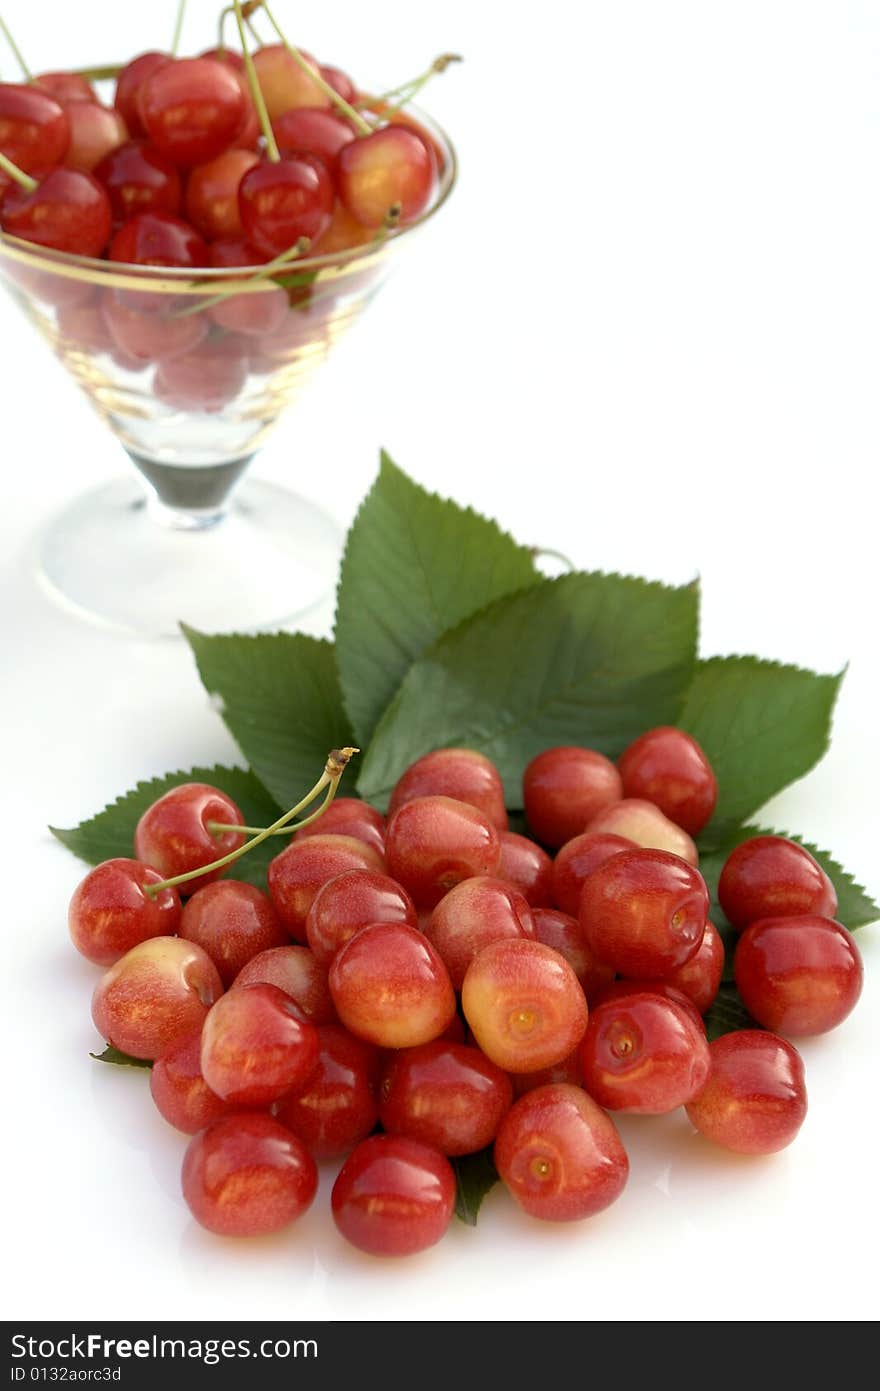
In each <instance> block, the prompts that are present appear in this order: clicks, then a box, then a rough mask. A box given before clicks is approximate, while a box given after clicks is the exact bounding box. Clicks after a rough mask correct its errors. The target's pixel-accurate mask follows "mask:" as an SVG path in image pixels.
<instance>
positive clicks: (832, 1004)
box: [733, 914, 864, 1038]
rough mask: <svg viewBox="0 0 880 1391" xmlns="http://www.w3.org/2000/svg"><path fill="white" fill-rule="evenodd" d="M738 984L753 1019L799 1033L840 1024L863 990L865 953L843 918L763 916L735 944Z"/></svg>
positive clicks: (797, 1035) (783, 1031)
mask: <svg viewBox="0 0 880 1391" xmlns="http://www.w3.org/2000/svg"><path fill="white" fill-rule="evenodd" d="M733 968H734V974H735V976H736V985H737V989H738V990H739V993H740V995H741V996H742V1001H743V1004H744V1005H745V1007H746V1009H747V1010H748V1011H749V1014H751V1016H752V1018H753V1019H757V1021H758V1023H759V1024H763V1025H764V1027H765V1028H766V1029H773V1030H774V1031H775V1032H777V1033H781V1034H789V1035H791V1037H793V1038H800V1037H802V1036H807V1035H810V1034H824V1033H827V1031H828V1030H829V1029H836V1028H837V1025H838V1024H842V1023H843V1021H844V1019H846V1017H847V1015H848V1014H850V1012H851V1011H852V1010H853V1009H854V1008H855V1006H856V1004H857V1002H858V999H859V996H860V995H861V993H862V980H863V975H864V972H863V967H862V958H861V954H860V952H859V949H858V947H857V946H856V944H855V939H854V938H853V936H852V934H851V933H849V932H847V930H846V928H845V927H842V926H841V924H840V923H839V922H835V921H834V920H833V919H831V918H824V917H818V916H816V915H815V914H811V915H808V916H804V917H785V918H781V917H780V918H759V919H758V921H757V922H753V923H751V924H750V925H749V926H748V927H747V928H746V930H745V932H744V933H743V934H742V936H741V937H740V939H739V941H738V942H737V945H736V954H735V956H734V961H733Z"/></svg>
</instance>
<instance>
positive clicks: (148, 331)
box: [100, 290, 241, 883]
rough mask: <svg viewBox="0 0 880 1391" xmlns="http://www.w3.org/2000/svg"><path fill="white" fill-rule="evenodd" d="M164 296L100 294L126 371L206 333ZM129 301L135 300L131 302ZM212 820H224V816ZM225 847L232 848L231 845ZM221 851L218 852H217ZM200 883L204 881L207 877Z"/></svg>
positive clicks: (197, 319)
mask: <svg viewBox="0 0 880 1391" xmlns="http://www.w3.org/2000/svg"><path fill="white" fill-rule="evenodd" d="M165 298H166V297H165V296H162V295H152V296H151V295H150V294H149V292H148V291H139V290H134V291H127V290H121V291H111V292H110V293H107V294H105V295H104V296H103V298H102V300H101V304H100V310H101V314H102V317H103V319H104V322H105V324H106V326H107V328H108V330H109V332H110V337H111V338H112V340H113V343H114V345H115V347H116V349H117V351H118V352H120V353H121V354H122V355H123V358H124V362H125V365H126V366H127V367H128V368H129V370H133V371H136V370H137V368H138V367H142V366H144V365H145V364H146V363H148V362H155V361H157V360H158V359H159V358H171V357H175V356H177V355H179V354H181V353H187V352H190V351H191V349H193V348H195V347H196V346H197V345H198V344H199V343H201V341H202V339H203V338H205V336H206V335H207V332H208V323H207V321H206V319H205V318H204V316H203V315H201V314H189V315H187V316H186V317H185V318H184V317H177V316H175V315H173V314H169V313H168V312H167V306H165V305H163V304H162V301H163V299H165ZM153 299H155V300H156V301H157V306H156V311H155V312H152V313H151V312H149V311H146V312H145V311H143V310H142V309H141V308H140V307H139V306H140V302H141V300H143V301H145V302H147V301H148V300H153ZM131 300H135V301H136V302H135V303H134V304H132V303H131V302H130V301H131ZM162 310H165V312H162ZM214 819H219V820H220V821H221V822H222V821H223V817H219V818H214ZM237 819H239V820H240V819H241V818H237ZM228 848H229V849H233V848H234V847H233V846H232V845H231V844H230V845H229V847H228ZM220 853H222V852H221V851H217V854H220ZM217 854H214V855H210V856H208V858H207V859H206V860H205V863H206V864H208V863H210V861H211V860H212V859H216V858H217ZM214 877H216V876H214ZM202 882H203V883H206V882H207V880H203V881H202Z"/></svg>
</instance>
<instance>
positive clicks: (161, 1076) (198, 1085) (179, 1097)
mask: <svg viewBox="0 0 880 1391" xmlns="http://www.w3.org/2000/svg"><path fill="white" fill-rule="evenodd" d="M201 1059H202V1038H201V1034H200V1033H195V1034H191V1035H190V1037H189V1038H187V1039H184V1041H183V1042H182V1043H178V1044H176V1045H175V1047H174V1048H170V1049H169V1050H168V1052H167V1053H163V1054H162V1056H161V1058H157V1059H156V1061H155V1063H154V1065H153V1067H152V1068H151V1070H150V1092H151V1094H152V1097H153V1101H154V1102H155V1103H156V1110H157V1111H158V1112H159V1114H160V1116H162V1117H163V1119H164V1120H166V1121H167V1122H168V1124H169V1125H173V1126H174V1127H175V1129H177V1130H182V1131H183V1132H184V1134H185V1135H195V1134H196V1133H197V1132H198V1131H199V1130H204V1128H205V1126H206V1125H212V1124H213V1122H214V1121H218V1120H220V1119H222V1117H223V1116H226V1115H228V1114H229V1113H230V1112H231V1111H232V1110H234V1109H235V1108H234V1107H233V1104H232V1103H231V1102H229V1101H224V1100H223V1098H222V1097H219V1096H217V1094H216V1093H215V1092H212V1091H211V1088H210V1087H209V1086H208V1084H207V1082H206V1081H205V1079H204V1077H203V1076H202V1061H201Z"/></svg>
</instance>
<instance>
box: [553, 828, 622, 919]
mask: <svg viewBox="0 0 880 1391" xmlns="http://www.w3.org/2000/svg"><path fill="white" fill-rule="evenodd" d="M633 848H634V842H633V841H631V840H627V839H626V837H625V836H615V835H611V834H609V833H603V832H601V831H589V832H588V831H585V832H584V833H583V835H580V836H575V837H574V838H573V839H572V840H567V841H566V842H565V844H564V845H563V847H562V849H561V850H560V851H559V854H558V855H557V856H556V859H555V860H554V861H553V897H554V899H555V900H556V903H557V905H558V906H559V907H560V908H561V909H562V911H563V913H571V914H573V915H574V916H575V917H576V916H577V913H578V909H579V907H580V901H581V889H582V888H583V886H584V880H585V879H586V878H587V876H588V875H590V874H592V872H593V870H594V869H598V868H599V866H600V865H603V864H604V863H605V861H606V860H610V859H611V856H612V855H619V854H620V852H621V850H632V849H633Z"/></svg>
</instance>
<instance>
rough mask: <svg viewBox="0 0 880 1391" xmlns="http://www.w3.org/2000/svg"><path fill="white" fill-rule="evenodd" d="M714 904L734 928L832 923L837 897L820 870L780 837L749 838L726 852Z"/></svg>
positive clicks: (804, 853)
mask: <svg viewBox="0 0 880 1391" xmlns="http://www.w3.org/2000/svg"><path fill="white" fill-rule="evenodd" d="M718 900H719V902H720V904H721V907H722V908H723V910H724V913H725V916H726V917H727V919H728V921H729V922H731V923H732V924H733V926H734V927H736V928H740V929H742V928H744V927H748V925H749V923H752V922H755V921H756V920H757V919H758V918H774V917H780V918H788V917H796V916H800V915H802V914H807V913H813V914H817V915H818V916H819V917H820V918H833V917H834V914H835V913H836V912H837V894H836V893H835V891H834V885H833V884H832V882H831V880H830V879H829V878H828V875H827V874H826V873H825V871H824V869H823V868H822V866H821V865H820V864H818V863H817V862H816V860H814V859H813V857H812V855H811V854H810V853H809V851H808V850H805V849H804V848H803V846H802V845H797V844H796V843H795V842H794V841H792V840H786V839H785V837H784V836H753V837H752V839H751V840H744V841H743V842H742V844H741V845H738V846H737V847H736V849H735V850H732V851H731V853H730V855H729V856H728V857H727V860H726V861H725V863H724V868H723V869H722V871H721V878H720V879H719V881H718Z"/></svg>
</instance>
